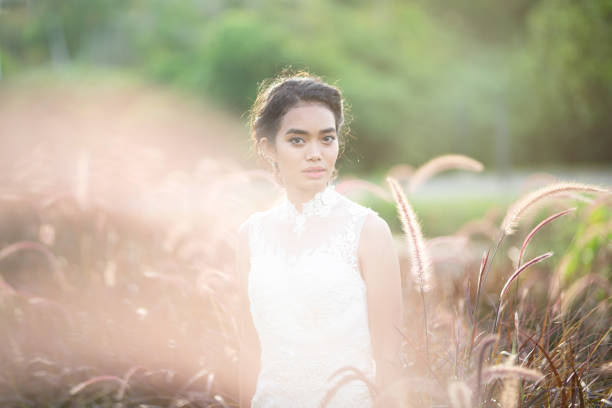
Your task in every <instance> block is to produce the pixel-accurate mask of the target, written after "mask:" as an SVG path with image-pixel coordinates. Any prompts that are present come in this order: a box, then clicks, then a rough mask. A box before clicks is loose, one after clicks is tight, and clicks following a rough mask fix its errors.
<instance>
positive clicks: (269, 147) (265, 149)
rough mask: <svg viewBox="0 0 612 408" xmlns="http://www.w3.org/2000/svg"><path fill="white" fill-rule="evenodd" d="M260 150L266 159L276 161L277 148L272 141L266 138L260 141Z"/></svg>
mask: <svg viewBox="0 0 612 408" xmlns="http://www.w3.org/2000/svg"><path fill="white" fill-rule="evenodd" d="M259 148H260V149H261V150H260V151H261V154H262V155H263V157H264V159H266V160H268V161H272V162H275V161H276V148H275V147H274V144H273V143H272V142H271V141H270V139H268V138H267V137H265V136H264V137H262V138H261V139H259Z"/></svg>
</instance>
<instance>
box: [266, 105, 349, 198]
mask: <svg viewBox="0 0 612 408" xmlns="http://www.w3.org/2000/svg"><path fill="white" fill-rule="evenodd" d="M263 139H266V138H262V142H263V143H264V149H265V152H266V154H268V155H269V156H271V157H272V158H273V160H275V161H276V162H278V167H279V171H280V176H281V179H282V181H283V184H284V185H285V187H289V188H296V189H299V190H315V191H321V190H322V189H324V188H325V187H326V186H327V182H328V180H329V179H330V177H331V175H332V172H333V170H334V167H335V165H336V159H337V158H338V148H339V147H338V146H339V145H338V135H337V134H336V121H335V118H334V114H333V113H332V112H331V111H330V110H329V109H328V108H327V107H326V106H325V105H323V104H320V103H313V102H309V103H300V104H298V105H296V106H294V107H293V108H291V109H290V110H289V111H288V112H287V113H286V114H285V116H283V118H282V120H281V124H280V128H279V130H278V132H277V134H276V140H275V143H274V148H273V149H271V148H270V146H269V143H268V140H263Z"/></svg>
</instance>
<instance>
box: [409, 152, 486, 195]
mask: <svg viewBox="0 0 612 408" xmlns="http://www.w3.org/2000/svg"><path fill="white" fill-rule="evenodd" d="M483 168H484V166H483V165H482V163H480V162H479V161H476V160H474V159H472V158H470V157H468V156H464V155H461V154H445V155H442V156H438V157H434V158H433V159H431V160H429V161H428V162H427V163H425V164H423V165H422V166H421V167H419V168H418V169H417V170H416V171H415V172H414V174H413V175H412V177H411V178H410V192H411V193H414V192H415V191H416V190H417V189H418V188H419V187H420V186H421V185H422V184H423V183H424V182H425V181H427V180H428V179H430V178H431V177H432V176H434V175H435V174H437V173H440V172H443V171H446V170H452V169H458V170H469V171H482V169H483Z"/></svg>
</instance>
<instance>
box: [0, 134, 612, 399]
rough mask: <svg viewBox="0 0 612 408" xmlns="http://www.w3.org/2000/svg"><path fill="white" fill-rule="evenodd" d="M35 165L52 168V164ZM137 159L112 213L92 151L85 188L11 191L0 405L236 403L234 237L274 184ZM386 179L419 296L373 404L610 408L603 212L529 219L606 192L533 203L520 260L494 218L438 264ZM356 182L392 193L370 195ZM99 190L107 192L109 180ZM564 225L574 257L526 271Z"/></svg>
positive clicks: (34, 185)
mask: <svg viewBox="0 0 612 408" xmlns="http://www.w3.org/2000/svg"><path fill="white" fill-rule="evenodd" d="M123 148H125V146H124V147H123ZM129 149H132V150H133V149H136V150H137V148H135V147H133V146H130V147H129ZM98 153H100V152H98ZM100 154H102V153H100ZM36 155H37V156H36V157H37V159H36V160H42V161H44V160H45V159H43V158H41V157H44V156H45V154H44V152H41V151H38V152H37V153H36ZM115 157H116V156H115ZM138 157H140V158H142V161H141V162H140V163H138V165H137V166H135V165H134V164H133V163H132V164H130V163H128V162H126V163H123V162H121V160H119V159H115V161H114V162H113V163H115V164H117V163H123V164H121V166H123V167H122V168H123V174H124V176H125V180H128V181H126V182H128V183H130V185H134V186H138V188H137V189H134V190H133V191H132V192H130V189H128V188H123V187H121V186H119V187H118V189H117V191H119V192H122V193H123V194H124V195H123V196H121V197H118V199H117V201H116V202H113V203H112V205H111V204H109V205H106V204H107V202H106V201H107V200H108V198H105V200H100V199H99V198H100V197H107V196H106V195H103V194H101V195H99V196H97V195H95V194H94V192H96V191H100V190H99V188H100V187H99V186H94V185H92V184H91V183H92V180H98V179H100V180H102V179H104V177H103V173H97V172H98V171H100V172H103V170H104V165H103V163H108V161H106V160H110V158H109V156H105V157H102V156H100V155H99V156H96V155H95V154H92V155H91V156H89V159H87V160H88V161H89V164H88V165H87V166H83V168H87V170H86V171H85V170H83V171H84V172H85V173H86V172H89V173H91V174H89V175H88V176H87V177H81V178H79V180H80V181H78V185H79V186H80V187H79V188H77V189H67V190H65V189H59V188H57V184H54V181H53V179H52V178H49V179H48V180H47V181H45V183H42V182H41V180H40V179H39V177H41V174H43V175H44V172H43V173H41V172H40V171H39V170H36V171H30V172H28V171H27V170H28V167H27V166H25V164H23V163H26V162H27V160H25V159H24V160H23V162H22V163H21V164H20V167H19V180H18V181H19V182H15V183H13V184H6V186H7V187H5V189H4V190H3V191H0V218H1V222H2V225H3V229H2V231H1V232H0V241H1V242H2V245H1V246H0V328H1V329H2V332H3V335H4V341H3V343H2V345H1V346H0V361H2V362H3V370H2V372H0V405H1V406H3V407H36V406H43V405H45V404H47V405H53V404H55V406H66V407H68V406H70V407H72V406H74V407H77V406H99V407H120V406H121V407H139V406H140V407H142V406H148V407H179V406H185V407H187V406H189V407H209V406H227V407H230V406H233V407H235V406H237V403H236V401H237V399H238V388H237V370H238V369H239V362H238V353H237V350H238V346H239V345H238V344H237V332H238V324H237V322H238V315H237V314H238V310H239V309H238V301H239V299H238V297H237V290H236V289H237V286H236V285H237V283H236V278H235V276H234V270H233V267H234V265H233V260H234V258H233V257H234V246H235V241H234V240H235V231H236V228H237V226H238V225H239V224H240V222H241V221H243V220H244V218H246V216H247V215H248V213H250V212H251V211H253V210H258V209H261V208H264V207H266V206H267V205H269V204H270V197H274V195H275V194H276V193H278V190H277V187H275V186H274V184H273V182H272V181H271V180H270V178H269V177H268V176H267V175H266V174H265V173H260V172H257V171H246V170H243V169H240V168H239V167H238V166H236V165H235V164H232V163H223V162H218V161H214V160H209V161H202V162H200V163H199V165H198V166H197V167H196V168H195V169H194V170H193V171H191V172H189V171H175V170H174V169H172V168H167V169H166V172H165V176H162V177H159V178H156V177H152V178H151V177H149V176H147V174H148V170H147V169H148V168H149V167H148V166H151V168H152V169H156V170H155V171H153V170H151V171H152V172H153V174H159V173H158V172H160V171H161V170H163V169H160V168H159V163H158V162H156V159H155V157H153V156H151V157H150V158H149V160H151V161H152V162H151V163H150V164H147V162H146V160H147V159H145V158H146V157H147V155H146V154H144V153H142V154H139V155H138ZM103 159H104V160H103ZM117 160H119V161H117ZM24 166H25V167H24ZM45 166H46V165H45V163H38V164H36V167H37V168H45ZM47 167H49V166H47ZM50 168H52V166H50ZM114 171H116V169H115V170H114ZM162 173H163V171H162ZM28 174H30V176H28ZM113 174H115V173H114V172H113ZM29 177H31V178H29ZM87 180H89V181H87ZM346 181H347V182H348V181H349V180H346ZM113 182H114V183H117V184H120V183H121V182H123V179H121V178H116V179H114V180H113ZM388 183H389V186H390V187H391V192H392V195H393V198H394V199H395V203H396V204H397V207H398V215H399V217H400V219H401V221H402V225H403V227H404V231H405V233H406V235H405V239H406V243H407V244H408V246H409V249H410V251H408V252H407V253H406V255H405V256H404V255H402V259H400V261H401V265H402V276H403V277H404V279H406V278H405V277H406V276H409V275H411V274H412V275H411V276H413V279H416V280H415V281H416V282H417V284H416V285H414V286H412V287H409V288H407V290H406V291H405V293H404V295H405V299H404V302H405V304H406V310H411V311H412V315H411V316H412V317H414V319H410V320H412V321H407V322H406V327H405V328H403V330H402V332H403V333H404V336H405V341H404V344H403V355H402V361H401V365H402V367H403V370H404V374H405V375H404V377H403V378H402V379H400V380H399V381H398V382H396V383H395V384H392V385H391V386H390V387H389V388H388V389H384V390H376V389H373V390H372V392H373V393H374V394H375V395H376V396H377V402H376V403H377V406H381V407H382V406H385V407H387V406H394V404H395V406H399V407H409V406H418V407H428V406H432V407H433V406H436V407H453V408H457V407H461V408H463V407H476V406H481V407H493V406H498V405H496V404H497V403H496V402H494V401H496V400H500V401H502V406H504V407H530V406H544V407H557V406H569V405H570V404H574V406H597V404H601V405H603V404H605V403H607V402H602V401H608V400H609V399H610V391H611V390H610V386H609V384H610V378H611V375H612V374H611V373H612V368H611V367H612V366H611V362H610V361H611V360H612V346H611V345H610V338H611V337H610V336H611V332H612V329H611V327H612V312H611V311H610V308H609V305H610V276H607V275H605V273H606V270H607V269H606V266H607V265H610V264H611V263H612V245H611V244H610V242H612V238H610V237H611V236H612V224H611V223H610V217H611V215H610V208H609V202H607V201H602V200H594V201H593V202H581V201H579V202H577V203H576V209H575V211H572V213H573V214H575V217H571V218H570V217H562V215H565V214H567V211H562V212H556V213H554V215H552V216H549V217H546V216H545V217H542V218H544V221H542V222H536V221H531V220H528V219H525V218H522V216H523V215H524V213H525V211H526V210H527V209H528V208H529V207H532V206H534V205H535V204H536V203H539V202H540V201H541V199H543V198H545V197H551V198H554V197H553V196H556V195H557V193H558V192H560V191H568V190H571V191H580V192H583V191H584V192H587V191H588V192H596V193H601V194H605V193H606V192H607V191H609V190H608V189H606V188H602V187H598V186H586V187H585V186H584V185H580V186H577V185H576V184H572V183H557V184H554V185H552V186H549V187H546V188H544V189H541V190H538V191H536V192H534V193H528V194H527V195H526V196H525V197H524V198H522V199H521V200H519V201H518V202H517V204H515V205H514V206H512V207H511V208H510V210H509V211H508V214H507V215H506V217H505V219H504V221H503V222H502V231H503V235H504V236H506V235H507V234H508V229H509V228H510V227H512V232H513V233H514V235H513V236H506V238H505V239H506V241H504V244H506V245H507V246H509V247H515V252H516V253H517V254H518V253H520V255H519V256H517V257H515V258H514V259H515V262H516V264H513V262H512V261H511V260H510V259H508V258H507V257H503V256H498V257H497V258H496V253H497V248H499V249H500V253H503V252H502V251H503V249H504V248H503V247H502V245H501V244H502V240H501V239H500V240H498V241H495V240H494V239H493V238H494V237H493V236H492V231H491V229H492V228H491V227H492V225H495V222H496V219H495V218H496V217H495V216H491V217H488V216H487V217H483V218H482V219H481V220H474V222H473V223H472V224H468V225H466V227H465V228H464V229H463V230H462V231H460V232H459V233H458V234H457V236H460V239H461V241H460V243H461V246H460V248H461V251H459V255H454V256H456V257H458V259H456V260H451V261H449V260H448V259H446V258H443V256H444V255H447V254H444V251H437V252H436V251H433V250H434V249H435V248H438V249H439V248H440V247H442V246H443V244H449V243H454V242H455V241H456V240H457V239H458V238H457V237H451V236H449V237H432V239H431V240H430V245H429V247H428V246H427V245H425V241H424V239H423V236H422V233H421V230H420V225H419V223H418V219H417V216H416V214H415V212H414V210H413V209H412V207H411V206H410V203H409V202H408V200H407V199H406V197H405V195H404V191H403V190H402V188H401V186H400V185H399V183H398V182H397V181H396V180H395V179H393V178H389V179H388ZM345 186H347V188H349V187H350V188H356V189H360V188H362V189H365V190H367V191H369V192H372V193H374V194H378V196H380V197H381V199H382V198H383V197H385V194H383V193H382V191H384V189H382V187H380V186H373V185H371V184H369V183H366V182H358V181H354V180H353V181H350V183H347V184H345ZM105 189H106V190H104V191H113V190H112V189H111V186H109V184H108V181H107V185H106V186H105ZM111 198H112V196H111ZM386 198H387V199H388V198H389V197H388V195H387V196H386ZM563 200H564V201H566V200H567V198H566V197H564V198H563ZM130 202H132V203H141V202H146V203H148V204H147V205H146V206H144V207H142V208H141V209H140V211H138V208H134V207H132V206H127V207H125V208H124V210H125V211H122V207H121V206H120V205H119V203H122V205H123V203H130ZM126 205H127V204H126ZM562 208H565V207H562ZM547 215H548V214H547ZM519 220H520V221H521V222H520V223H518V221H519ZM553 220H554V222H553ZM479 223H480V224H479ZM533 225H535V227H534V226H533ZM564 228H565V229H568V228H569V229H571V231H572V233H575V234H576V238H575V240H574V241H572V246H571V247H570V248H567V245H566V247H564V248H566V249H563V248H562V249H561V251H562V252H563V251H564V250H565V251H566V253H559V255H558V256H555V257H551V258H550V259H549V260H548V261H546V262H539V261H541V260H543V259H544V257H542V256H540V257H538V256H536V257H534V258H533V259H532V261H529V262H525V263H523V261H522V259H523V257H524V256H525V255H526V254H527V249H528V247H529V252H530V251H537V252H536V253H546V252H548V251H549V250H550V249H552V248H548V246H549V245H552V241H553V239H552V238H553V237H555V236H556V235H557V234H559V232H560V231H563V229H564ZM536 232H537V234H536ZM545 232H546V234H548V235H546V234H545ZM481 234H482V235H486V237H487V239H486V240H485V242H484V243H483V240H482V239H479V238H480V236H481ZM513 238H514V240H512V239H513ZM488 245H492V246H495V248H489V247H487V246H488ZM555 250H557V248H555ZM483 252H484V255H483V256H482V258H481V257H480V254H483ZM587 253H588V254H590V255H589V256H590V258H588V263H585V259H587V258H586V256H587V255H585V254H587ZM529 257H531V255H529ZM494 258H495V263H494ZM560 259H561V260H560ZM565 259H567V260H565ZM576 259H578V260H580V262H581V263H579V264H578V267H576V266H575V263H576V261H575V260H576ZM561 263H564V264H565V266H564V267H563V270H562V271H560V266H559V265H560V264H561ZM449 264H452V265H449ZM457 265H461V266H462V267H461V268H460V269H458V268H457ZM434 266H435V267H436V270H435V271H434V270H433V267H434ZM451 267H452V268H453V269H452V271H453V273H452V274H450V273H448V271H450V270H451ZM576 271H577V272H576ZM434 272H435V273H434ZM572 273H574V275H572ZM561 274H563V275H564V277H563V279H561V276H560V275H561ZM487 275H488V278H489V279H487ZM519 275H520V279H521V282H518V279H517V277H519ZM442 280H445V281H446V282H444V283H445V284H441V281H442ZM551 287H553V288H556V289H554V290H549V289H550V288H551ZM421 289H429V290H428V291H425V290H421ZM513 295H514V297H513ZM422 308H423V309H422ZM421 315H422V316H421ZM425 316H427V318H425ZM421 318H422V319H423V320H424V321H425V322H426V331H425V334H426V336H422V334H423V330H422V327H423V326H421V320H420V319H421ZM354 378H356V379H358V378H360V376H359V373H354ZM370 386H371V387H373V388H375V386H374V385H373V384H370Z"/></svg>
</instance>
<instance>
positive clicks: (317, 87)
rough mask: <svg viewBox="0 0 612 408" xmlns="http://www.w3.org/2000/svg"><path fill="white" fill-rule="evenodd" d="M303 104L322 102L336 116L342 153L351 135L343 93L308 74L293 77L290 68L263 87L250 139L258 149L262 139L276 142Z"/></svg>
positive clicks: (251, 120) (252, 114)
mask: <svg viewBox="0 0 612 408" xmlns="http://www.w3.org/2000/svg"><path fill="white" fill-rule="evenodd" d="M300 102H317V103H321V104H323V105H325V106H326V107H327V108H328V109H329V110H330V111H331V112H332V113H333V115H334V118H335V121H336V132H337V134H338V143H339V147H340V154H341V153H342V151H343V150H344V145H345V143H346V139H347V138H348V136H349V134H348V123H345V112H344V105H345V102H344V99H343V98H342V92H340V89H338V88H337V87H335V86H333V85H330V84H328V83H326V82H323V80H322V79H321V78H320V77H318V76H316V75H313V74H310V73H308V72H306V71H298V72H296V73H293V74H292V73H289V72H288V69H284V70H283V71H282V72H281V73H280V74H279V75H278V76H276V77H274V78H270V79H267V80H264V81H262V82H261V83H260V84H259V88H258V92H257V98H256V99H255V103H253V106H252V108H251V110H250V118H249V127H250V139H251V141H252V143H253V145H254V147H257V144H258V142H259V140H260V139H261V138H262V137H267V138H268V139H269V140H270V141H271V142H272V143H274V142H275V141H276V140H275V139H276V133H277V132H278V129H279V127H280V122H281V120H282V118H283V116H284V115H285V114H286V113H287V112H288V111H289V110H290V109H291V108H292V107H294V106H295V105H297V104H298V103H300Z"/></svg>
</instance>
